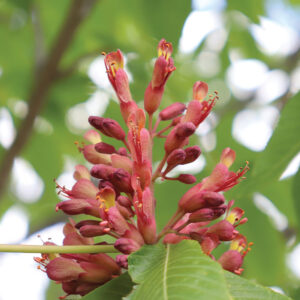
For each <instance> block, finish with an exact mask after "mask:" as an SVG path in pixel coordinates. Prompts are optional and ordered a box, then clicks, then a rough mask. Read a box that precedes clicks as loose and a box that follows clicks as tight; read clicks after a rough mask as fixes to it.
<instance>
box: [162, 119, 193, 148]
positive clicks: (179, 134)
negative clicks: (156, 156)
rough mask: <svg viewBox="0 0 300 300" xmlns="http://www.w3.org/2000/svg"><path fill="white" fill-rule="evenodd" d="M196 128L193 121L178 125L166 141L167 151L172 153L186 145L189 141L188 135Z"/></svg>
mask: <svg viewBox="0 0 300 300" xmlns="http://www.w3.org/2000/svg"><path fill="white" fill-rule="evenodd" d="M195 130H196V127H195V125H194V124H193V123H191V122H187V123H183V124H178V125H176V126H175V127H174V128H173V129H172V130H171V132H170V133H169V134H168V136H167V139H166V142H165V150H166V153H171V152H172V151H173V150H175V149H177V148H181V147H183V146H185V145H186V144H187V142H188V139H187V138H188V137H189V136H190V135H192V134H193V133H194V132H195Z"/></svg>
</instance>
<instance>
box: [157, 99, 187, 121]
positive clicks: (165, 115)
mask: <svg viewBox="0 0 300 300" xmlns="http://www.w3.org/2000/svg"><path fill="white" fill-rule="evenodd" d="M185 109H186V106H185V104H183V103H180V102H176V103H173V104H171V105H170V106H168V107H166V108H165V109H163V110H162V111H161V112H160V113H159V118H160V119H161V120H162V121H166V120H171V119H174V118H176V117H178V116H179V115H181V114H182V113H183V112H184V111H185Z"/></svg>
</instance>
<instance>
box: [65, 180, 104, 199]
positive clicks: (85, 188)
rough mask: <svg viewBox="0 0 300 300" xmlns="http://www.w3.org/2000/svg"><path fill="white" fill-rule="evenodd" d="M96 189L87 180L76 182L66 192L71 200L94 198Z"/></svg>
mask: <svg viewBox="0 0 300 300" xmlns="http://www.w3.org/2000/svg"><path fill="white" fill-rule="evenodd" d="M98 192H99V190H98V188H97V187H95V185H94V184H93V183H92V182H91V181H90V180H88V179H80V180H78V181H77V182H76V183H75V184H74V185H73V187H72V190H71V191H70V192H68V194H69V196H70V197H72V198H96V195H97V193H98Z"/></svg>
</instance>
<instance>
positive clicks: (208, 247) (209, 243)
mask: <svg viewBox="0 0 300 300" xmlns="http://www.w3.org/2000/svg"><path fill="white" fill-rule="evenodd" d="M219 244H220V241H219V238H218V236H217V235H216V234H213V233H207V234H205V236H204V237H203V238H202V241H201V242H200V245H201V248H202V251H203V252H204V253H205V254H207V255H210V253H211V252H212V251H213V250H214V249H215V248H217V246H218V245H219Z"/></svg>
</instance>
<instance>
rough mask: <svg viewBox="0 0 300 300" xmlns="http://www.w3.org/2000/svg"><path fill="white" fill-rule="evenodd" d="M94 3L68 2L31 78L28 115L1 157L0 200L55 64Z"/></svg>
mask: <svg viewBox="0 0 300 300" xmlns="http://www.w3.org/2000/svg"><path fill="white" fill-rule="evenodd" d="M96 1H97V0H71V5H70V8H69V11H68V13H67V16H66V18H65V21H64V23H63V25H62V27H61V30H60V32H59V33H58V36H57V38H56V40H55V42H54V43H53V46H52V48H51V50H50V53H49V55H48V57H47V58H46V61H45V63H44V64H43V65H42V66H41V68H40V70H39V72H38V75H37V76H36V78H35V82H34V84H33V87H32V90H31V93H30V95H29V99H28V104H29V110H28V113H27V115H26V117H25V119H24V120H23V122H22V123H21V125H20V127H19V130H18V133H17V136H16V139H15V141H14V143H13V144H12V146H11V147H10V149H9V150H8V151H7V152H6V154H5V155H4V157H3V160H2V163H1V166H0V178H1V180H0V198H1V196H2V195H3V193H4V191H5V188H6V184H7V181H8V178H9V175H10V172H11V169H12V165H13V162H14V159H15V157H16V156H18V155H19V154H20V153H21V151H22V150H23V148H24V146H25V144H26V142H27V140H28V139H29V137H30V136H31V133H32V130H33V124H34V120H35V117H36V116H37V115H38V114H39V113H40V111H41V109H42V107H43V106H44V104H45V102H46V99H47V95H48V93H49V90H50V89H51V87H52V85H53V83H54V81H55V76H56V74H57V70H58V66H59V63H60V61H61V59H62V57H63V55H64V53H65V51H66V50H67V48H68V46H69V45H70V43H71V41H72V39H73V37H74V34H75V32H76V30H77V28H78V26H79V25H80V23H81V22H82V21H83V20H84V19H85V18H86V16H87V15H88V13H89V12H90V11H91V8H92V6H93V5H94V3H95V2H96Z"/></svg>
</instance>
